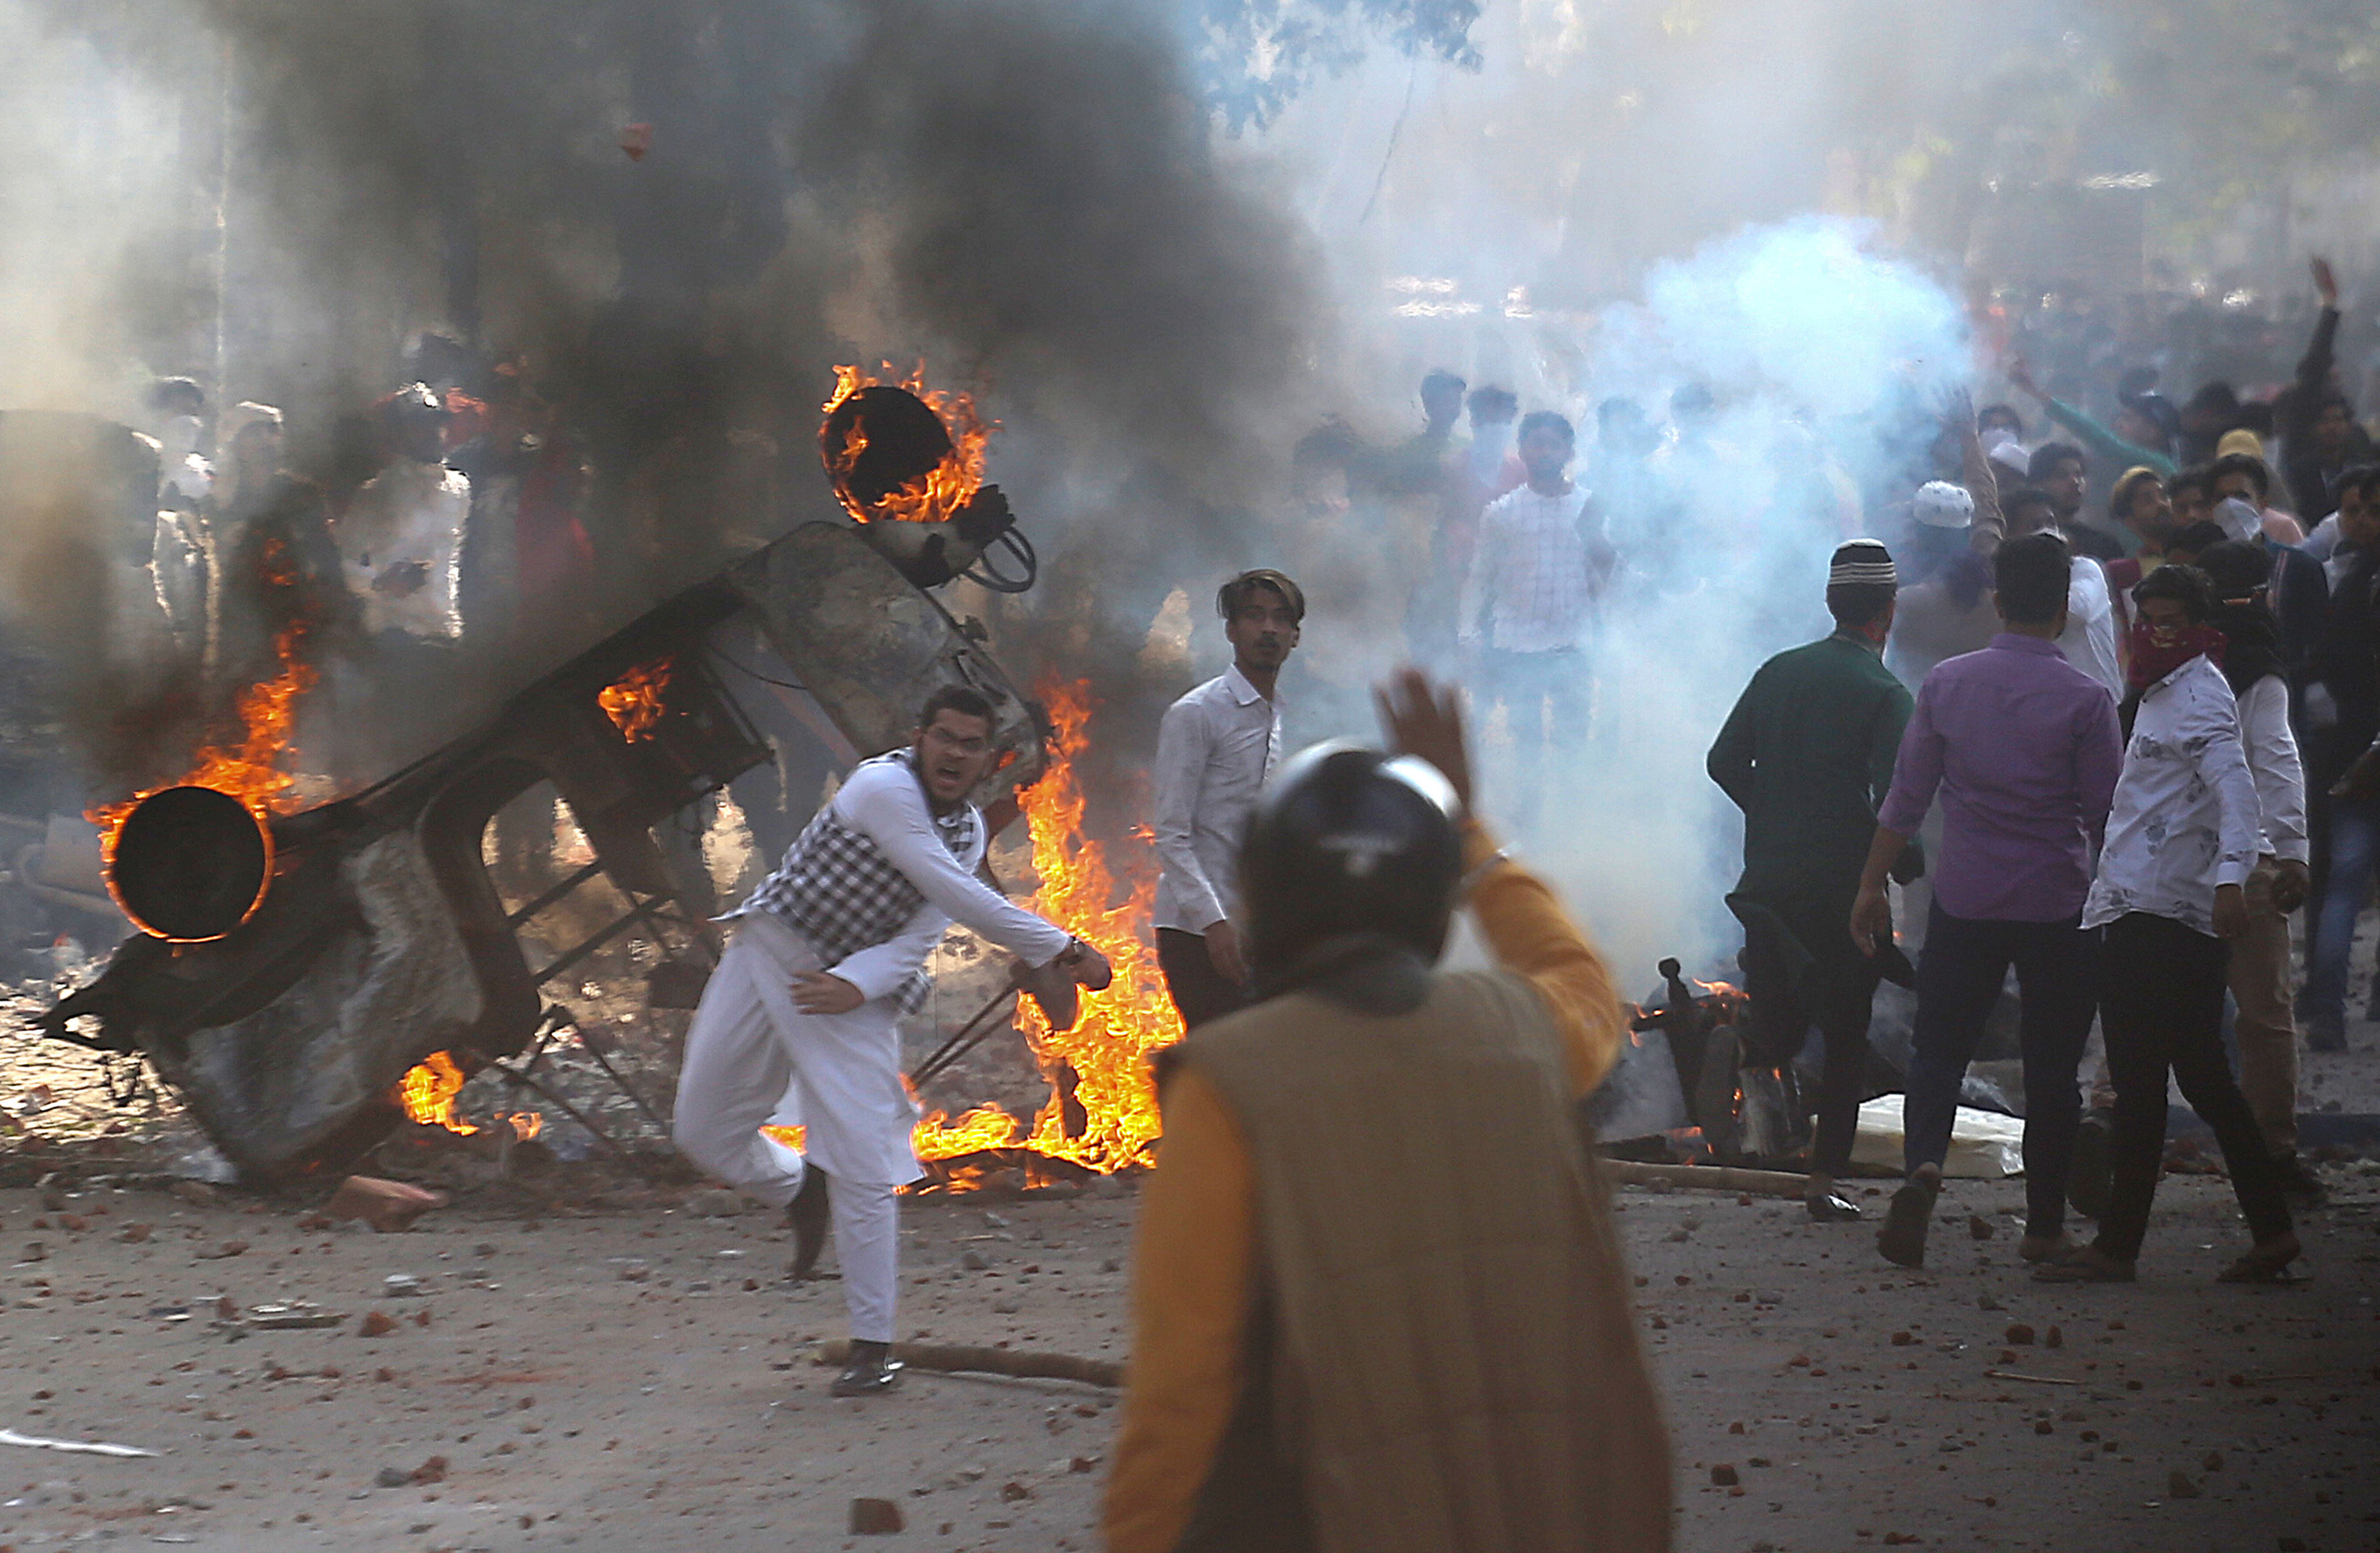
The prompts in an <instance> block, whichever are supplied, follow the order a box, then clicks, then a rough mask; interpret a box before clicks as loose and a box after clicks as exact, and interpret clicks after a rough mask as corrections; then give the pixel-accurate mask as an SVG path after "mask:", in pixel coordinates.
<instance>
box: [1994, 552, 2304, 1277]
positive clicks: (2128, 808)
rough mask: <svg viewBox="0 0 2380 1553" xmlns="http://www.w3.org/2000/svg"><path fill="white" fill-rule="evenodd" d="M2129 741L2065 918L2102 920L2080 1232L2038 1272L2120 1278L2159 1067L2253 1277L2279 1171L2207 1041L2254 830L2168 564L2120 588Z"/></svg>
mask: <svg viewBox="0 0 2380 1553" xmlns="http://www.w3.org/2000/svg"><path fill="white" fill-rule="evenodd" d="M2132 600H2133V602H2134V605H2135V607H2136V610H2137V613H2138V620H2139V624H2138V625H2135V626H2134V627H2133V632H2132V653H2131V683H2132V685H2133V686H2135V687H2136V688H2137V690H2138V692H2139V694H2138V696H2137V698H2135V701H2134V703H2133V706H2134V710H2133V713H2132V728H2131V743H2130V744H2129V745H2128V746H2126V748H2125V752H2124V770H2123V775H2122V776H2121V778H2119V781H2118V782H2117V784H2116V803H2115V808H2114V810H2113V811H2112V812H2111V813H2110V814H2109V816H2108V819H2107V843H2106V845H2105V846H2104V847H2103V848H2102V850H2101V851H2100V854H2099V869H2098V877H2097V878H2096V879H2095V880H2093V882H2092V885H2091V894H2090V897H2089V899H2088V900H2087V901H2086V902H2085V903H2084V904H2083V927H2084V928H2107V943H2106V949H2105V952H2104V956H2103V958H2102V961H2101V965H2100V973H2101V989H2102V990H2101V994H2100V1003H2099V1022H2100V1029H2101V1032H2102V1033H2103V1034H2104V1035H2105V1036H2106V1037H2107V1069H2108V1073H2109V1074H2110V1075H2111V1076H2112V1077H2113V1078H2114V1080H2115V1084H2116V1116H2115V1134H2114V1137H2113V1138H2112V1139H2111V1140H2110V1142H2109V1144H2108V1174H2109V1183H2108V1190H2107V1207H2106V1209H2105V1210H2104V1211H2103V1212H2101V1214H2100V1215H2099V1234H2098V1238H2097V1239H2096V1240H2095V1241H2094V1242H2093V1243H2092V1244H2091V1245H2090V1246H2089V1247H2088V1248H2087V1249H2084V1250H2080V1251H2077V1252H2075V1253H2074V1254H2072V1255H2071V1256H2069V1257H2066V1258H2064V1259H2061V1260H2058V1261H2053V1262H2048V1263H2045V1264H2043V1265H2042V1266H2041V1267H2040V1268H2038V1269H2036V1270H2035V1272H2034V1277H2035V1278H2038V1279H2041V1280H2045V1281H2047V1282H2055V1283H2083V1282H2091V1283H2119V1282H2130V1281H2131V1279H2132V1276H2133V1267H2134V1265H2135V1263H2136V1261H2137V1260H2138V1258H2139V1256H2140V1250H2141V1241H2142V1239H2143V1235H2144V1234H2145V1233H2146V1231H2147V1229H2148V1219H2149V1207H2150V1204H2151V1202H2152V1201H2153V1200H2154V1198H2155V1195H2156V1184H2157V1175H2158V1172H2159V1171H2161V1170H2162V1169H2163V1168H2164V1162H2165V1122H2166V1083H2167V1075H2168V1073H2170V1074H2172V1076H2173V1077H2174V1078H2175V1079H2176V1080H2178V1081H2179V1082H2180V1086H2181V1094H2182V1098H2183V1099H2185V1100H2187V1101H2188V1102H2189V1103H2190V1106H2191V1109H2192V1110H2195V1111H2196V1112H2197V1113H2198V1114H2199V1116H2200V1117H2201V1118H2202V1119H2203V1120H2204V1122H2206V1124H2207V1125H2208V1126H2209V1127H2211V1128H2213V1129H2214V1132H2215V1137H2216V1142H2217V1143H2218V1144H2220V1145H2221V1146H2222V1149H2223V1162H2224V1164H2225V1166H2226V1167H2227V1168H2228V1170H2229V1171H2230V1174H2231V1186H2232V1190H2233V1192H2234V1193H2235V1194H2236V1195H2238V1197H2239V1199H2240V1211H2241V1212H2242V1214H2243V1215H2244V1216H2245V1217H2246V1219H2247V1220H2248V1226H2249V1230H2250V1232H2251V1233H2252V1234H2253V1235H2254V1237H2255V1244H2253V1246H2252V1247H2251V1248H2250V1249H2249V1251H2248V1254H2247V1255H2246V1256H2241V1257H2240V1258H2239V1259H2238V1260H2237V1261H2235V1262H2234V1263H2232V1264H2231V1266H2230V1267H2229V1268H2227V1269H2225V1271H2224V1272H2223V1273H2222V1274H2221V1277H2222V1279H2223V1280H2224V1281H2226V1282H2233V1283H2244V1282H2271V1281H2276V1280H2279V1279H2280V1278H2282V1277H2283V1276H2284V1275H2285V1273H2286V1271H2287V1269H2288V1268H2289V1264H2290V1263H2291V1262H2293V1261H2295V1260H2296V1259H2297V1258H2298V1256H2299V1255H2300V1247H2299V1244H2298V1238H2297V1233H2296V1231H2295V1229H2294V1228H2293V1227H2292V1225H2291V1223H2290V1220H2289V1203H2288V1201H2287V1199H2286V1198H2285V1197H2284V1196H2283V1195H2282V1186H2281V1177H2280V1172H2279V1171H2278V1169H2277V1167H2276V1166H2275V1164H2274V1161H2273V1157H2272V1154H2271V1153H2270V1151H2269V1150H2267V1149H2266V1148H2265V1138H2264V1134H2262V1133H2261V1132H2260V1131H2258V1129H2257V1126H2256V1119H2255V1116H2254V1114H2253V1112H2252V1111H2251V1110H2249V1109H2248V1102H2247V1100H2246V1098H2243V1097H2242V1096H2241V1095H2240V1086H2239V1085H2238V1084H2237V1083H2236V1082H2234V1081H2233V1079H2232V1076H2231V1064H2230V1062H2229V1061H2228V1059H2227V1058H2226V1057H2225V1056H2224V1052H2223V993H2224V988H2225V980H2226V969H2227V962H2228V959H2229V953H2228V948H2227V943H2228V942H2237V941H2238V940H2241V939H2243V938H2245V937H2246V936H2247V933H2248V930H2249V916H2248V901H2247V893H2246V886H2247V883H2248V880H2249V877H2250V875H2251V874H2252V873H2253V871H2254V870H2255V867H2256V864H2257V860H2258V859H2259V858H2260V857H2261V856H2263V855H2264V852H2265V830H2264V819H2263V810H2262V807H2261V804H2260V802H2259V800H2258V798H2257V795H2256V783H2255V778H2254V775H2253V773H2252V772H2251V771H2250V770H2249V766H2248V758H2247V754H2246V751H2245V748H2244V746H2242V744H2241V741H2240V716H2239V708H2238V705H2237V703H2236V702H2235V700H2234V699H2233V698H2232V695H2231V687H2230V686H2229V685H2228V684H2226V683H2225V682H2224V678H2223V673H2222V671H2221V670H2219V669H2217V668H2216V666H2215V665H2214V663H2212V662H2210V661H2208V658H2207V653H2208V651H2209V649H2215V648H2217V647H2219V646H2220V645H2221V643H2222V640H2223V637H2222V634H2221V633H2220V632H2218V631H2216V629H2215V628H2214V627H2213V626H2212V625H2209V624H2208V623H2207V617H2208V615H2209V614H2210V613H2212V611H2213V605H2214V599H2213V595H2212V590H2211V589H2210V588H2208V586H2207V581H2206V576H2205V574H2204V573H2203V572H2201V571H2199V570H2198V569H2197V568H2196V567H2195V566H2188V565H2181V564H2173V563H2168V564H2166V565H2164V566H2161V567H2159V568H2158V569H2157V570H2156V571H2155V572H2154V573H2151V574H2150V575H2149V576H2147V577H2146V578H2144V579H2143V581H2142V582H2141V584H2140V585H2139V586H2138V587H2137V588H2134V589H2133V590H2132Z"/></svg>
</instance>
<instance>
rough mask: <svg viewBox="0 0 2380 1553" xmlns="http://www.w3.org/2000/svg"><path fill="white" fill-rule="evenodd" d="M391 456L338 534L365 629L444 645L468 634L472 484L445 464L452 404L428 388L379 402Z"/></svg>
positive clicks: (366, 484) (412, 386) (402, 391)
mask: <svg viewBox="0 0 2380 1553" xmlns="http://www.w3.org/2000/svg"><path fill="white" fill-rule="evenodd" d="M380 416H381V431H382V435H383V438H384V440H385V441H386V443H387V444H388V449H389V453H390V458H389V462H388V465H387V467H385V468H383V469H382V470H381V472H380V473H379V474H377V475H374V476H373V477H372V478H371V479H368V480H366V481H365V482H364V483H363V486H362V488H361V489H359V490H358V491H357V492H356V497H355V500H354V501H353V502H352V503H350V504H348V507H347V510H346V512H345V513H343V514H341V515H340V517H339V520H338V523H337V526H336V530H335V533H334V538H335V539H336V540H337V541H338V546H339V555H340V558H341V560H342V561H343V562H345V564H346V572H347V587H348V588H349V590H350V591H352V592H353V593H354V594H355V596H356V601H357V602H358V604H359V605H360V606H361V607H362V611H363V624H364V631H365V633H366V634H367V635H369V636H378V637H383V646H386V645H392V644H391V643H390V641H389V638H390V637H395V638H397V641H396V643H395V645H402V644H403V643H404V642H406V641H412V642H423V641H429V642H443V641H449V640H452V639H453V638H455V637H459V636H461V635H462V634H463V615H462V612H461V611H460V610H459V609H458V608H457V607H456V604H455V594H456V583H457V573H458V569H459V567H460V565H461V562H462V555H463V525H464V522H465V520H466V519H467V518H468V517H469V516H470V513H471V482H470V480H469V479H467V478H465V477H464V476H463V475H462V473H460V472H459V471H457V470H455V469H450V468H448V467H446V457H445V449H444V446H443V436H444V432H445V426H446V416H447V411H446V406H445V403H444V401H443V400H442V399H441V398H440V396H439V395H438V394H437V393H436V392H435V391H434V390H432V389H431V388H429V387H427V386H425V385H424V384H421V383H418V382H417V383H409V384H407V386H406V387H404V388H401V389H399V390H397V392H395V394H390V395H389V396H388V397H387V398H385V399H383V400H382V401H381V403H380Z"/></svg>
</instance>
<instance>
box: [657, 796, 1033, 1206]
mask: <svg viewBox="0 0 2380 1553" xmlns="http://www.w3.org/2000/svg"><path fill="white" fill-rule="evenodd" d="M834 813H835V817H836V819H840V820H841V821H842V822H843V823H844V824H845V825H846V826H848V827H850V828H851V829H852V830H855V831H859V832H860V833H862V834H863V835H865V836H867V837H868V840H869V841H870V842H872V843H874V844H875V845H876V846H877V847H878V848H879V850H880V851H881V852H882V853H883V855H885V856H886V857H887V858H888V859H890V860H891V861H892V863H893V865H894V866H895V867H898V868H899V869H900V870H901V872H902V874H903V875H904V876H905V878H907V879H908V880H909V881H910V883H912V884H913V885H915V886H916V887H917V890H918V891H919V892H920V893H922V894H923V895H924V896H925V897H926V901H925V904H922V905H920V906H919V907H918V908H917V912H916V913H915V914H914V915H913V916H911V917H910V918H909V920H908V922H907V923H906V924H905V926H904V927H903V928H902V930H901V931H900V933H898V934H897V935H895V936H894V937H892V938H891V939H888V940H885V941H884V942H882V943H879V944H870V945H868V947H867V948H864V949H860V950H856V951H855V952H852V953H850V954H848V955H845V956H844V958H843V959H842V960H840V961H838V962H837V963H835V964H834V965H821V964H820V955H819V952H818V950H817V947H816V946H815V945H813V944H812V943H811V942H810V941H809V940H807V938H806V937H804V936H803V934H802V933H801V931H800V930H799V929H798V928H795V927H794V926H792V924H790V923H789V922H788V921H786V919H785V918H784V917H783V916H779V915H778V914H777V913H776V912H774V911H771V910H770V909H768V907H767V906H766V905H765V904H763V903H765V902H766V901H767V900H768V898H769V896H770V892H771V885H773V884H774V882H775V880H773V879H772V880H771V885H763V886H762V887H761V889H760V890H759V891H758V892H755V894H754V896H753V899H752V901H750V902H747V904H746V905H745V906H744V907H743V909H742V910H740V911H739V912H737V913H736V914H735V915H736V917H737V919H738V923H739V926H738V928H737V929H736V934H735V942H734V943H732V944H730V945H729V946H728V950H727V953H726V955H725V956H724V957H723V958H722V960H721V961H720V964H719V969H718V970H716V971H715V972H713V973H712V974H711V978H710V986H709V987H708V988H706V989H704V991H703V994H702V1006H701V1007H700V1008H699V1009H698V1010H697V1011H696V1013H695V1016H694V1022H693V1025H692V1026H691V1027H690V1028H689V1029H688V1030H687V1031H686V1062H685V1064H684V1066H683V1067H682V1068H681V1070H680V1073H679V1078H678V1099H677V1117H676V1125H675V1131H676V1135H677V1141H678V1147H680V1148H681V1149H682V1150H683V1151H684V1152H685V1153H686V1157H687V1158H688V1159H692V1160H693V1161H694V1162H695V1163H697V1164H698V1165H700V1166H702V1168H703V1169H705V1170H707V1171H710V1172H712V1173H713V1174H715V1175H717V1176H718V1177H720V1179H722V1180H723V1181H726V1182H729V1183H732V1184H734V1185H735V1186H737V1187H739V1188H741V1189H743V1190H744V1191H747V1192H749V1193H750V1194H752V1195H754V1196H756V1197H759V1198H760V1199H761V1200H762V1201H764V1202H770V1203H785V1202H790V1201H791V1200H792V1199H793V1195H794V1194H795V1192H796V1191H798V1190H799V1189H800V1186H801V1162H800V1159H798V1158H797V1157H796V1156H795V1155H794V1153H793V1152H792V1150H790V1149H787V1148H784V1147H782V1146H781V1145H779V1144H776V1143H774V1142H772V1141H771V1140H770V1139H768V1138H765V1137H762V1136H760V1134H759V1129H760V1128H761V1127H762V1126H763V1125H764V1124H766V1123H768V1122H770V1120H771V1118H772V1117H773V1116H776V1115H779V1114H782V1108H784V1107H791V1108H792V1109H793V1110H795V1111H797V1112H798V1113H799V1114H800V1116H801V1121H802V1125H803V1126H804V1127H806V1128H807V1129H808V1132H807V1139H806V1147H807V1152H808V1154H809V1155H810V1157H811V1158H812V1159H816V1160H817V1161H818V1163H819V1165H820V1168H821V1169H823V1170H824V1171H826V1172H827V1175H828V1176H829V1177H830V1178H831V1179H842V1180H847V1181H853V1182H866V1183H870V1184H875V1185H883V1186H892V1185H899V1184H901V1183H906V1182H910V1181H915V1180H916V1179H917V1175H918V1171H917V1156H916V1154H915V1153H914V1152H913V1151H912V1150H911V1147H910V1132H911V1129H912V1127H913V1126H914V1124H915V1122H916V1121H917V1109H916V1107H915V1105H914V1104H913V1103H912V1102H911V1100H910V1098H909V1095H908V1090H907V1089H906V1087H905V1086H904V1085H903V1084H902V1082H901V1034H900V1027H899V1020H900V1013H899V1000H900V994H901V991H902V989H904V988H905V987H906V986H907V985H908V983H909V981H910V978H911V977H913V976H914V975H915V974H916V973H917V969H918V967H919V966H921V965H924V964H925V960H926V956H927V955H928V954H929V952H932V950H933V947H934V945H935V944H936V943H937V942H939V941H940V940H941V936H942V933H943V930H944V929H945V928H948V927H949V926H950V923H951V919H952V917H953V916H956V917H957V918H958V919H959V920H961V921H963V922H965V924H966V925H967V926H968V927H970V928H974V929H975V930H976V931H977V932H978V933H981V934H983V935H984V936H986V937H987V938H989V939H990V940H992V941H993V942H995V943H998V944H1000V945H1002V947H1003V948H1006V949H1008V950H1010V951H1011V952H1014V953H1017V954H1020V955H1023V956H1025V957H1026V960H1027V962H1028V963H1030V964H1034V965H1040V964H1045V963H1047V962H1048V961H1049V960H1050V958H1051V957H1052V956H1053V955H1055V954H1057V953H1058V952H1061V951H1062V950H1063V949H1064V948H1065V947H1066V945H1067V944H1068V942H1070V941H1071V940H1069V938H1068V937H1067V934H1066V932H1065V929H1063V928H1057V927H1053V926H1052V925H1051V924H1050V923H1049V922H1046V921H1044V920H1043V919H1041V918H1040V917H1038V916H1034V915H1033V914H1032V913H1031V912H1028V911H1026V910H1024V909H1023V908H1021V907H1019V906H1017V905H1015V904H1012V903H1011V902H1010V901H1008V900H1007V899H1006V898H1005V897H1003V896H1002V895H1000V894H998V893H996V892H993V891H991V890H990V889H989V888H987V887H986V886H985V885H984V884H983V882H982V881H981V880H977V878H976V877H975V870H976V868H977V866H978V865H980V864H981V863H982V861H983V849H984V844H985V838H984V827H983V826H982V825H981V824H980V823H978V824H977V825H976V826H975V827H974V838H975V839H974V841H973V843H972V844H970V845H968V846H967V847H966V849H965V855H953V853H952V851H951V849H950V846H949V844H948V843H946V842H945V841H944V840H943V839H942V837H941V832H940V831H937V830H936V828H935V826H934V822H933V819H932V816H931V814H930V813H929V810H928V808H927V806H926V798H925V795H924V793H923V792H922V791H921V790H920V788H919V787H918V784H917V775H916V773H915V772H914V771H913V770H911V769H910V767H909V766H908V764H907V763H906V762H905V761H896V760H869V761H866V762H863V763H862V764H861V765H860V766H859V767H858V769H856V770H854V771H853V772H852V774H851V777H850V780H848V781H847V782H845V783H844V785H843V789H842V791H841V792H839V793H837V794H836V795H835V797H834ZM798 844H799V843H796V845H798ZM780 872H781V873H782V872H783V870H782V869H781V870H780ZM821 969H823V970H827V971H829V972H831V973H832V974H833V975H835V976H838V977H842V978H843V979H844V980H845V981H847V982H849V983H851V984H852V985H853V986H854V987H856V988H857V989H859V990H860V992H861V993H862V994H863V995H865V997H866V999H867V1001H865V1002H863V1003H861V1004H860V1005H859V1006H858V1007H857V1008H856V1009H853V1010H852V1011H850V1012H849V1013H833V1014H822V1013H802V1012H801V1011H800V1010H799V1009H797V1008H795V1006H794V1000H793V978H794V977H795V976H796V975H798V974H800V973H802V972H805V971H816V970H821Z"/></svg>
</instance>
